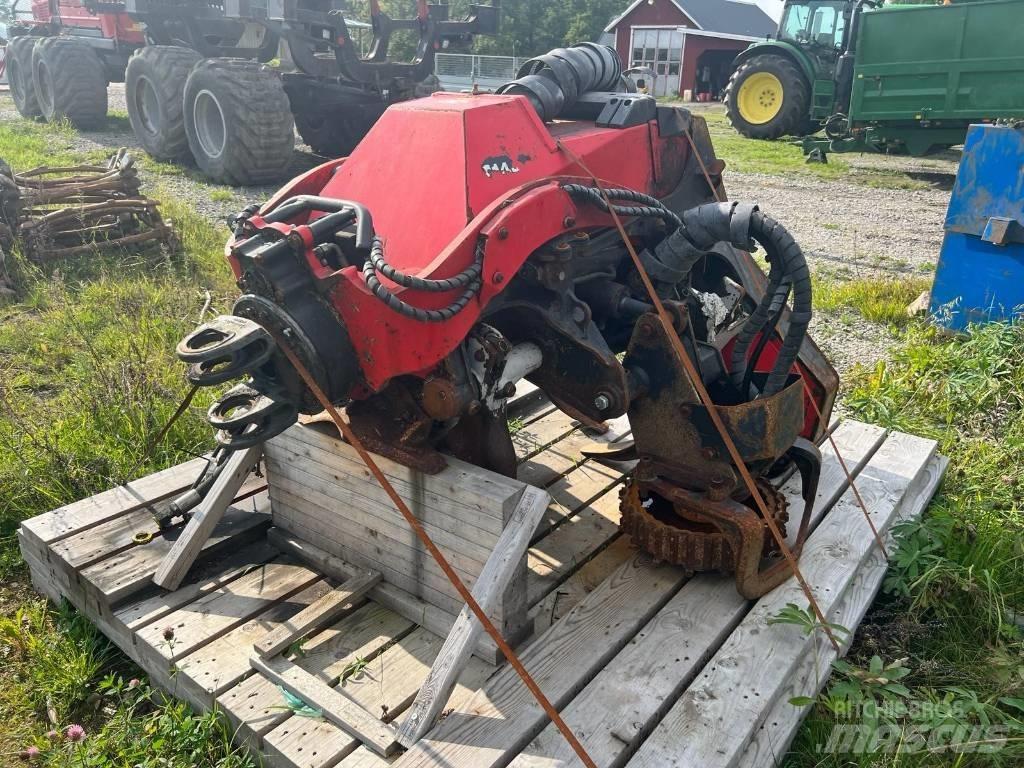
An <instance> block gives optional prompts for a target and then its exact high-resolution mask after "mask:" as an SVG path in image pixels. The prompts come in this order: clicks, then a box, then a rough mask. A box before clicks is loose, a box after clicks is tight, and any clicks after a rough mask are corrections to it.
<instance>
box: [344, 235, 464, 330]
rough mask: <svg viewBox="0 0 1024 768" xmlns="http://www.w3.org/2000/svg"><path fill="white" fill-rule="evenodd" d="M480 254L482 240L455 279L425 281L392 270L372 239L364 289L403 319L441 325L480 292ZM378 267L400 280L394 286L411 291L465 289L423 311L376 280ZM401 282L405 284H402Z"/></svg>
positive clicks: (377, 241) (378, 239)
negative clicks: (443, 305)
mask: <svg viewBox="0 0 1024 768" xmlns="http://www.w3.org/2000/svg"><path fill="white" fill-rule="evenodd" d="M374 251H376V252H377V254H376V258H375V256H374ZM483 255H484V249H483V241H480V242H479V243H478V244H477V248H476V259H475V260H474V262H473V264H471V265H470V266H469V267H467V268H466V269H464V270H463V271H462V272H460V273H459V274H457V275H455V276H454V277H450V278H445V279H442V280H426V279H423V278H418V277H413V276H411V275H405V274H403V273H401V272H399V271H398V270H396V269H394V268H393V267H391V266H390V265H389V264H388V263H387V262H386V261H385V260H384V245H383V243H381V241H380V238H375V240H374V244H373V247H371V249H370V258H369V259H367V261H366V263H365V264H363V281H364V282H365V283H366V287H367V288H369V289H370V291H372V292H373V295H374V296H376V297H377V298H378V299H380V300H381V301H383V302H384V303H385V304H387V305H388V307H390V308H391V309H393V310H394V311H395V312H398V313H399V314H400V315H405V316H406V317H411V318H412V319H414V320H419V321H420V322H424V323H443V322H445V321H446V320H450V319H451V318H453V317H455V315H457V314H458V313H459V312H461V311H462V310H463V309H465V308H466V306H467V305H468V304H469V302H470V301H472V300H473V299H474V298H475V297H476V295H477V294H478V293H479V292H480V287H481V285H482V282H481V280H480V273H481V271H482V269H483ZM375 262H376V263H375ZM377 265H382V266H383V267H385V268H386V269H387V270H388V271H389V272H391V273H392V274H393V275H395V276H398V277H399V278H401V280H395V282H396V283H399V285H404V286H406V287H408V288H410V289H413V290H422V291H424V292H440V291H451V290H455V289H456V288H461V287H465V288H466V290H464V291H463V292H462V294H460V295H459V297H458V298H456V299H455V301H453V302H452V303H451V304H449V305H448V306H446V307H442V308H441V309H422V308H420V307H414V306H413V305H412V304H409V303H407V302H405V301H402V300H401V299H400V298H398V297H397V296H396V295H395V294H393V293H392V292H391V291H390V290H388V288H386V287H385V286H384V285H383V284H382V283H381V281H380V279H379V278H378V277H377V272H378V266H377ZM380 271H381V273H382V274H384V275H385V276H387V277H388V278H389V279H392V280H394V279H395V278H394V277H392V274H388V272H385V271H384V270H383V269H382V270H380ZM402 280H404V281H405V282H402ZM414 283H415V284H414ZM423 286H428V287H423ZM440 286H444V287H440Z"/></svg>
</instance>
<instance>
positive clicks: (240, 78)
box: [184, 59, 295, 185]
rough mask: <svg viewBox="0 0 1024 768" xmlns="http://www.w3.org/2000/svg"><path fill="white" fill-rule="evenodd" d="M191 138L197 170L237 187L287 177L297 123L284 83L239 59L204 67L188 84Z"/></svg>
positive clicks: (187, 118) (187, 122)
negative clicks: (293, 117) (294, 119)
mask: <svg viewBox="0 0 1024 768" xmlns="http://www.w3.org/2000/svg"><path fill="white" fill-rule="evenodd" d="M184 105H185V134H186V135H187V136H188V146H189V148H190V149H191V150H192V156H193V157H194V158H195V161H196V165H197V166H199V169H200V170H201V171H202V172H203V173H204V174H205V175H206V176H208V177H209V178H210V179H212V180H214V181H217V182H220V183H224V184H232V185H242V184H268V183H270V182H274V181H278V180H280V179H281V177H283V176H284V174H285V173H286V172H287V170H288V168H289V166H290V165H291V162H292V157H293V155H294V152H295V123H294V121H293V120H292V113H291V108H290V106H289V102H288V96H287V95H286V94H285V92H284V87H283V85H282V84H281V78H280V77H279V76H278V75H277V73H275V72H274V71H273V70H272V69H270V68H269V67H266V66H263V65H261V64H257V63H255V62H249V61H242V60H239V59H206V60H205V61H201V62H199V64H197V65H196V66H195V68H194V69H193V70H192V73H191V74H190V75H189V76H188V82H187V83H186V84H185V94H184Z"/></svg>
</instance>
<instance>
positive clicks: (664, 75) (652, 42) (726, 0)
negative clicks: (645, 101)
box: [605, 0, 777, 98]
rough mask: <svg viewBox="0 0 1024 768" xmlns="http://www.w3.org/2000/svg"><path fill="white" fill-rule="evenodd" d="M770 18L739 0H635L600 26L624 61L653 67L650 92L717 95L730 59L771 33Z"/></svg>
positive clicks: (756, 8)
mask: <svg viewBox="0 0 1024 768" xmlns="http://www.w3.org/2000/svg"><path fill="white" fill-rule="evenodd" d="M776 28H777V25H776V23H775V22H774V21H772V18H771V17H770V16H769V15H768V14H766V13H765V12H764V11H762V10H761V9H760V8H758V7H757V6H756V5H754V3H753V2H744V1H743V0H636V2H634V3H632V4H631V5H630V6H629V8H627V9H626V10H625V12H624V13H623V14H622V15H620V16H619V17H618V18H616V19H614V20H613V21H612V23H611V24H609V25H608V26H607V27H606V28H605V32H608V33H611V34H614V36H615V49H616V50H617V51H618V52H619V58H620V59H622V62H623V64H624V65H625V66H626V67H628V68H632V67H647V68H649V69H650V70H651V71H653V72H654V83H653V87H652V84H651V83H648V84H647V85H648V88H650V92H651V93H652V94H653V95H655V96H674V95H679V96H682V95H684V94H685V93H686V92H687V91H689V92H690V93H691V94H692V95H693V98H697V94H699V93H710V94H711V95H712V97H713V98H717V97H718V96H719V95H720V94H721V92H722V90H723V89H724V88H725V85H726V83H727V81H728V79H729V75H730V73H731V72H732V60H733V59H734V58H735V57H736V54H738V53H739V52H740V51H742V50H743V49H744V48H746V47H747V46H748V45H749V44H750V43H752V42H753V41H755V40H763V39H764V38H765V37H767V36H768V35H771V34H774V32H775V30H776Z"/></svg>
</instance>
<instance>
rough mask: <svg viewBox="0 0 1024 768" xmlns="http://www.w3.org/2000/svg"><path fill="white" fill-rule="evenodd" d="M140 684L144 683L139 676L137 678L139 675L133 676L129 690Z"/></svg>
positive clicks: (129, 683)
mask: <svg viewBox="0 0 1024 768" xmlns="http://www.w3.org/2000/svg"><path fill="white" fill-rule="evenodd" d="M140 685H142V681H141V680H139V678H137V677H133V678H132V679H131V680H129V681H128V690H129V691H132V690H135V689H136V688H138V687H139V686H140Z"/></svg>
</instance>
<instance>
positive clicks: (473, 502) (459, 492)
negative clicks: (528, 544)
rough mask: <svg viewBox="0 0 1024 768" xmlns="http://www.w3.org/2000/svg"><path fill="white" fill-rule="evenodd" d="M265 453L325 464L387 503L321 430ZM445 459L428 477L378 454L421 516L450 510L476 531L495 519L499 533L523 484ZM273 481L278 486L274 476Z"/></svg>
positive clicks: (294, 435)
mask: <svg viewBox="0 0 1024 768" xmlns="http://www.w3.org/2000/svg"><path fill="white" fill-rule="evenodd" d="M266 453H267V456H268V457H272V458H274V459H275V460H278V461H279V463H284V462H287V461H289V460H294V459H296V458H297V459H298V460H299V461H305V460H307V459H308V460H310V461H314V462H315V463H318V464H322V465H323V466H325V467H328V468H331V469H333V470H334V471H336V472H338V473H339V475H340V477H339V482H341V481H342V480H343V478H345V477H349V478H351V487H352V489H353V491H354V492H356V493H360V494H363V495H364V496H365V497H366V498H370V499H373V498H381V499H387V496H386V494H384V492H383V490H382V489H380V487H379V486H378V485H377V484H376V481H375V480H373V476H372V475H371V474H370V473H369V470H367V469H366V466H365V465H364V464H363V462H362V460H361V459H360V458H359V456H358V454H356V453H355V451H354V450H353V448H352V447H351V446H349V445H348V444H347V443H345V442H343V441H341V440H338V439H336V438H333V437H330V436H328V435H324V434H322V433H320V432H318V431H316V430H313V429H309V428H308V427H301V426H296V427H292V428H291V429H289V430H287V431H286V432H284V433H283V434H281V435H279V436H278V437H275V438H274V439H273V440H271V441H269V442H268V443H267V447H266ZM290 457H292V458H291V459H290ZM446 458H447V461H448V467H447V468H446V469H444V470H443V471H442V472H441V473H439V474H437V475H424V474H423V473H422V472H418V471H416V470H413V469H409V468H408V467H405V466H403V465H401V464H398V463H397V462H394V461H391V460H389V459H386V458H384V457H382V456H377V457H376V461H377V463H378V465H379V466H380V468H381V470H382V471H383V472H384V474H385V475H386V476H387V478H388V479H389V480H390V481H391V483H392V485H394V487H395V490H396V491H398V493H399V495H401V497H402V498H403V499H405V500H406V502H407V503H409V504H410V505H412V509H413V511H414V512H416V513H417V514H418V515H419V514H422V513H421V512H419V511H418V510H419V508H421V507H426V506H431V507H434V508H438V509H442V510H443V509H445V508H446V506H447V507H448V508H449V514H450V515H456V516H457V517H459V518H460V519H462V520H465V521H466V522H467V523H468V524H470V525H474V526H476V527H481V528H482V527H483V526H484V525H485V524H488V520H490V521H496V523H497V524H496V525H494V523H493V522H492V523H491V525H493V526H494V527H492V529H491V530H492V532H493V533H495V534H496V535H497V534H499V533H500V532H501V526H502V525H503V524H504V521H505V520H506V519H507V518H508V516H509V515H510V514H512V510H513V509H515V505H516V502H517V501H518V500H519V495H520V493H521V492H522V484H521V483H519V482H518V481H516V480H512V479H510V478H507V477H503V476H502V475H499V474H497V473H495V472H484V471H481V470H480V468H479V467H474V466H473V465H471V464H467V463H466V462H463V461H459V460H458V459H455V458H452V457H446ZM270 481H271V483H272V482H273V480H272V478H270ZM395 514H397V512H396V513H395Z"/></svg>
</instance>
